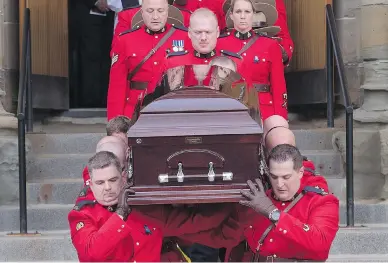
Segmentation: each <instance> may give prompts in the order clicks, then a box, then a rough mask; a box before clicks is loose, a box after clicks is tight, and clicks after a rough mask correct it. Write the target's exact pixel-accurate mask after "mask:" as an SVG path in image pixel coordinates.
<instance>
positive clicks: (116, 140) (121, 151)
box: [96, 136, 127, 167]
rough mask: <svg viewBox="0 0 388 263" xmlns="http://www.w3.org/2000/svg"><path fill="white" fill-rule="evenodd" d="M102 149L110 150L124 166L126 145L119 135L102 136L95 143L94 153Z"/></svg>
mask: <svg viewBox="0 0 388 263" xmlns="http://www.w3.org/2000/svg"><path fill="white" fill-rule="evenodd" d="M102 151H108V152H112V153H113V154H114V155H116V156H117V158H118V159H119V160H120V163H121V165H122V167H124V164H125V162H126V156H127V145H126V143H125V142H124V141H123V140H122V139H121V138H120V137H116V136H105V137H103V138H102V139H101V140H100V141H99V142H98V143H97V147H96V153H98V152H102Z"/></svg>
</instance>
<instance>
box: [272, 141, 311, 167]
mask: <svg viewBox="0 0 388 263" xmlns="http://www.w3.org/2000/svg"><path fill="white" fill-rule="evenodd" d="M270 160H272V161H275V162H278V163H283V162H286V161H289V160H291V161H292V162H293V163H294V170H299V169H300V168H302V166H303V156H302V154H301V153H300V152H299V150H298V148H296V147H295V146H293V145H290V144H279V145H277V146H276V147H274V148H273V149H272V150H271V151H270V153H269V155H268V162H269V161H270Z"/></svg>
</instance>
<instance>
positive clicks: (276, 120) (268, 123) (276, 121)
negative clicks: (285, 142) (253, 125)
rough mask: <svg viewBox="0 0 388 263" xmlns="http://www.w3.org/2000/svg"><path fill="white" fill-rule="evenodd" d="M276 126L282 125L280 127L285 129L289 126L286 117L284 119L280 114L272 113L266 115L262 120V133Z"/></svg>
mask: <svg viewBox="0 0 388 263" xmlns="http://www.w3.org/2000/svg"><path fill="white" fill-rule="evenodd" d="M276 126H282V127H285V128H287V129H289V128H290V126H289V125H288V121H287V120H286V119H284V118H283V117H282V116H280V115H272V116H271V117H268V118H267V119H265V120H264V122H263V133H264V135H265V134H266V133H267V132H268V131H269V130H270V129H272V128H274V127H276Z"/></svg>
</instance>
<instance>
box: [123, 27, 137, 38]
mask: <svg viewBox="0 0 388 263" xmlns="http://www.w3.org/2000/svg"><path fill="white" fill-rule="evenodd" d="M139 29H140V26H137V27H135V28H131V29H129V30H126V31H124V32H121V33H120V34H119V36H122V35H125V34H128V33H131V32H134V31H136V30H139Z"/></svg>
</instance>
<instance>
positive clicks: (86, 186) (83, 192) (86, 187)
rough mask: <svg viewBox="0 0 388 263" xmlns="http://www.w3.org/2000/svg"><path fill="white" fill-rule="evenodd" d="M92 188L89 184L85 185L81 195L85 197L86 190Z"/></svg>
mask: <svg viewBox="0 0 388 263" xmlns="http://www.w3.org/2000/svg"><path fill="white" fill-rule="evenodd" d="M89 188H90V186H89V185H85V187H84V188H82V190H81V192H80V193H79V195H78V196H79V197H83V196H85V195H86V192H87V191H88V189H89Z"/></svg>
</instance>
